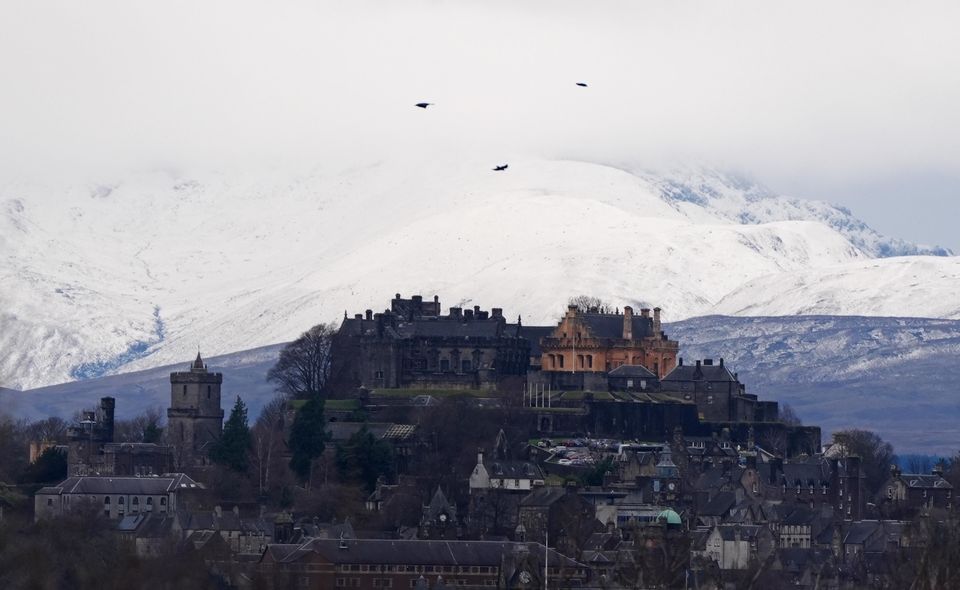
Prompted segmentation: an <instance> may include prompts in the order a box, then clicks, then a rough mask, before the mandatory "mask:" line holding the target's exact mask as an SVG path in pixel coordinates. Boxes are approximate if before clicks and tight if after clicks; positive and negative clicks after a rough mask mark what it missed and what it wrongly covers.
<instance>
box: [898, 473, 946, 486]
mask: <svg viewBox="0 0 960 590" xmlns="http://www.w3.org/2000/svg"><path fill="white" fill-rule="evenodd" d="M900 480H901V481H902V482H903V483H904V484H905V485H906V486H907V487H908V488H911V489H938V490H952V489H953V485H951V484H950V482H949V481H947V480H945V479H943V477H941V476H939V475H926V474H924V475H921V474H912V473H911V474H907V473H905V474H903V475H901V476H900Z"/></svg>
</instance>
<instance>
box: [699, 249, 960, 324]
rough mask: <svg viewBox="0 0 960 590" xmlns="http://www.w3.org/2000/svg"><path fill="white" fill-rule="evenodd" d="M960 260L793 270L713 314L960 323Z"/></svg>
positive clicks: (750, 286)
mask: <svg viewBox="0 0 960 590" xmlns="http://www.w3.org/2000/svg"><path fill="white" fill-rule="evenodd" d="M958 287H960V258H958V257H955V256H951V257H932V256H922V257H921V256H907V257H902V258H882V259H875V260H863V261H858V262H852V263H848V264H844V265H841V266H836V267H828V268H814V269H809V268H808V269H802V270H793V271H787V272H781V273H776V274H771V275H768V276H764V277H760V278H757V279H754V280H752V281H749V282H747V283H745V284H744V285H743V286H742V287H740V288H738V289H736V290H734V291H733V292H731V293H730V294H728V295H727V296H726V297H724V298H723V299H722V300H721V301H720V302H719V303H717V305H716V306H714V308H713V310H712V313H718V314H725V315H746V316H781V315H869V316H891V317H935V318H944V319H960V296H958V293H960V290H958Z"/></svg>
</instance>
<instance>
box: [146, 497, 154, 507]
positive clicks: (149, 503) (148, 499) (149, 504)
mask: <svg viewBox="0 0 960 590" xmlns="http://www.w3.org/2000/svg"><path fill="white" fill-rule="evenodd" d="M147 506H153V498H147Z"/></svg>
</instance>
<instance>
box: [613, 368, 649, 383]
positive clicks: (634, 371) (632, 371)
mask: <svg viewBox="0 0 960 590" xmlns="http://www.w3.org/2000/svg"><path fill="white" fill-rule="evenodd" d="M607 374H608V375H609V376H611V377H629V378H634V379H651V380H655V379H656V378H657V376H656V375H654V374H653V373H652V372H651V371H650V370H649V369H647V368H646V367H644V366H643V365H620V366H619V367H617V368H616V369H614V370H612V371H610V372H609V373H607Z"/></svg>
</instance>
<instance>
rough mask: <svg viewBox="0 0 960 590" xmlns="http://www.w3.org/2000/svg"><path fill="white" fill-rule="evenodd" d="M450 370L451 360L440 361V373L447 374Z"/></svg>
mask: <svg viewBox="0 0 960 590" xmlns="http://www.w3.org/2000/svg"><path fill="white" fill-rule="evenodd" d="M449 370H450V359H440V372H441V373H446V372H447V371H449Z"/></svg>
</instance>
